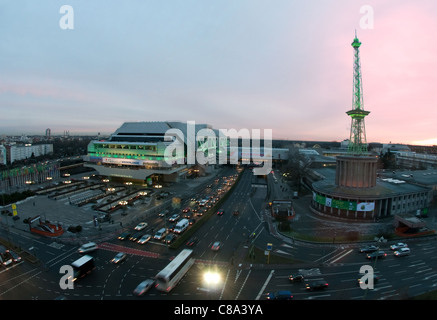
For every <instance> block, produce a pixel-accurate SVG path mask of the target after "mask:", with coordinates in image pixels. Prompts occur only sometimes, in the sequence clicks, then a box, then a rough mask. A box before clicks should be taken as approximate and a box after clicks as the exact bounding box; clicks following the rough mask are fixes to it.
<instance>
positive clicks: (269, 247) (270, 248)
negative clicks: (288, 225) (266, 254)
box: [267, 243, 273, 251]
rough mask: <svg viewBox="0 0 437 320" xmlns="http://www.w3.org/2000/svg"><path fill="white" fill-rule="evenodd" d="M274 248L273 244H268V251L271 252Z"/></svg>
mask: <svg viewBox="0 0 437 320" xmlns="http://www.w3.org/2000/svg"><path fill="white" fill-rule="evenodd" d="M272 247H273V244H271V243H267V250H269V251H271V250H272Z"/></svg>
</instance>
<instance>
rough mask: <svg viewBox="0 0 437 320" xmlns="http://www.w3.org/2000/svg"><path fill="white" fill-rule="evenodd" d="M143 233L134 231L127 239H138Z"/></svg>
mask: <svg viewBox="0 0 437 320" xmlns="http://www.w3.org/2000/svg"><path fill="white" fill-rule="evenodd" d="M143 234H144V233H143V232H136V233H134V234H133V235H131V236H130V237H129V240H130V241H138V239H140V238H141V237H142V236H143Z"/></svg>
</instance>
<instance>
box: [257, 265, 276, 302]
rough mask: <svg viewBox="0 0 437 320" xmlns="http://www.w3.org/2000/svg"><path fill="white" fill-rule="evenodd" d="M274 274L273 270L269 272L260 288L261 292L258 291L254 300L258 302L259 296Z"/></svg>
mask: <svg viewBox="0 0 437 320" xmlns="http://www.w3.org/2000/svg"><path fill="white" fill-rule="evenodd" d="M274 273H275V270H272V271H270V274H269V276H268V277H267V279H266V281H265V282H264V284H263V286H262V287H261V290H260V291H259V293H258V295H257V296H256V298H255V300H259V298H260V297H261V295H262V294H263V292H264V289H265V288H266V287H267V284H268V283H269V282H270V279H271V278H272V276H273V274H274Z"/></svg>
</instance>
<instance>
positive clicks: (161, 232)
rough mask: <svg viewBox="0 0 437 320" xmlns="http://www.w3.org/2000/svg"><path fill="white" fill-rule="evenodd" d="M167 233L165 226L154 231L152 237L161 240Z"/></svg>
mask: <svg viewBox="0 0 437 320" xmlns="http://www.w3.org/2000/svg"><path fill="white" fill-rule="evenodd" d="M167 233H168V231H167V229H166V228H161V229H159V230H158V231H157V232H156V233H155V235H154V236H153V239H156V240H162V239H163V238H164V237H165V236H166V235H167Z"/></svg>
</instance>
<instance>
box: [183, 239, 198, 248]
mask: <svg viewBox="0 0 437 320" xmlns="http://www.w3.org/2000/svg"><path fill="white" fill-rule="evenodd" d="M198 242H199V239H198V238H197V237H193V238H191V239H188V241H187V243H186V246H187V247H192V246H194V245H196V244H197V243H198Z"/></svg>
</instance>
